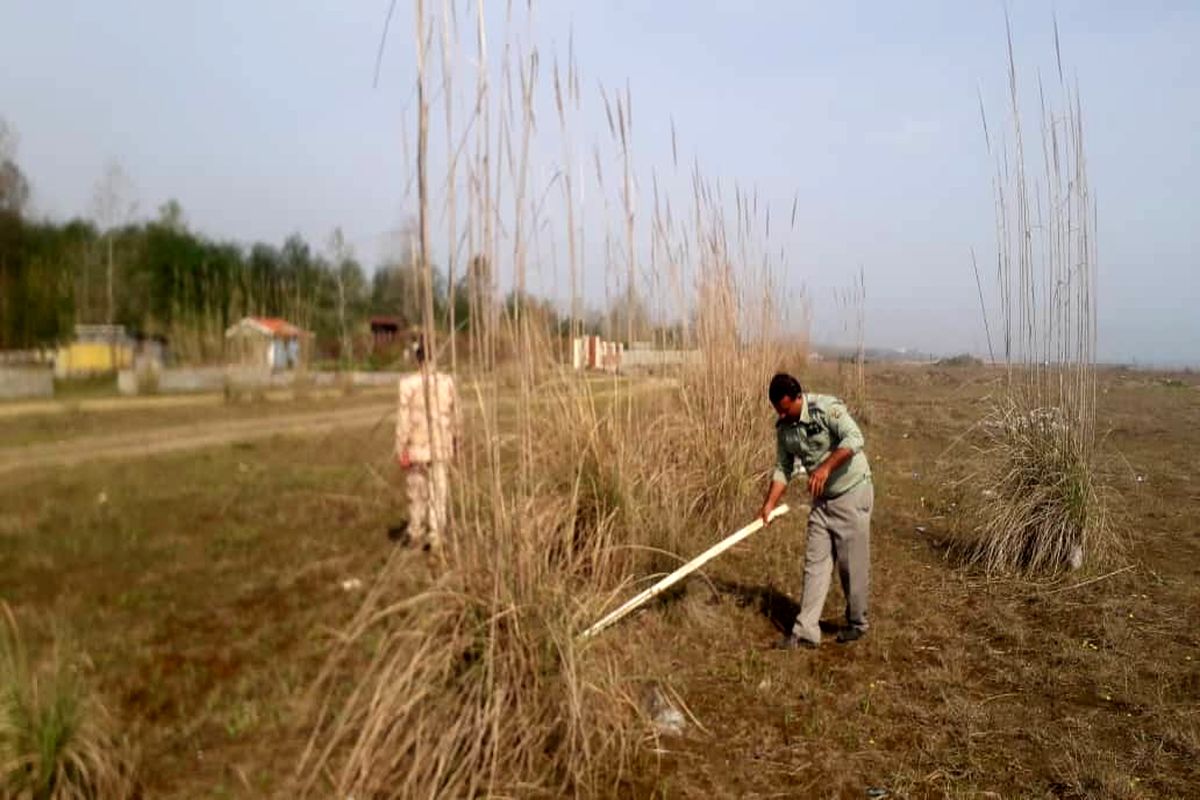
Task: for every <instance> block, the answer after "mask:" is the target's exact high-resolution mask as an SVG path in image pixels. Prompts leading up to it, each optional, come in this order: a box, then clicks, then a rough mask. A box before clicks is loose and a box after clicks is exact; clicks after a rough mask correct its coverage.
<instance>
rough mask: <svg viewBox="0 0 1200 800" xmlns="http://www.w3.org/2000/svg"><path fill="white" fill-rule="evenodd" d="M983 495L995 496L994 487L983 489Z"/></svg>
mask: <svg viewBox="0 0 1200 800" xmlns="http://www.w3.org/2000/svg"><path fill="white" fill-rule="evenodd" d="M983 496H984V497H995V496H996V490H995V489H984V490H983Z"/></svg>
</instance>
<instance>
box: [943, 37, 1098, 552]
mask: <svg viewBox="0 0 1200 800" xmlns="http://www.w3.org/2000/svg"><path fill="white" fill-rule="evenodd" d="M1055 38H1056V51H1058V48H1057V30H1056V31H1055ZM1008 44H1009V48H1008V53H1009V102H1010V104H1011V119H1012V129H1011V133H1010V135H1011V140H1010V141H1009V142H1008V143H1007V146H1004V145H1002V146H1001V147H1000V148H999V149H1000V152H999V155H998V158H997V173H996V178H995V188H996V230H997V241H998V251H997V258H996V280H997V283H998V286H999V298H1000V323H1001V324H1000V326H999V329H1000V331H1001V332H1002V334H1003V342H1002V345H1003V349H1002V352H1003V354H1004V360H1005V377H1004V383H1003V387H1002V390H1001V391H1000V393H999V394H998V396H997V397H996V398H995V401H994V403H993V404H992V407H991V408H990V409H989V410H988V412H987V414H986V416H985V418H984V420H983V421H982V424H981V426H980V430H981V431H982V437H981V441H980V442H979V443H978V449H979V451H980V452H979V456H980V458H979V463H980V464H981V466H980V467H979V468H978V469H977V470H976V471H975V472H974V473H973V474H971V475H970V477H969V478H968V481H967V483H968V485H969V486H970V487H971V489H972V491H971V492H970V493H969V494H968V496H970V497H975V498H976V499H975V500H974V501H973V502H972V503H971V505H970V507H969V509H968V515H967V519H966V521H965V522H964V524H963V525H962V527H961V530H960V531H959V533H958V534H957V536H956V538H955V540H954V541H953V551H954V552H956V553H957V554H959V555H960V556H961V557H963V558H964V559H965V560H967V561H968V562H970V563H972V564H977V565H979V566H981V567H982V568H984V569H985V570H986V571H988V572H989V573H1024V574H1030V573H1049V574H1054V573H1057V572H1059V571H1061V570H1063V569H1065V568H1069V567H1070V568H1074V567H1078V566H1080V565H1081V564H1082V561H1083V558H1084V554H1087V556H1088V557H1089V558H1093V559H1095V560H1104V559H1106V558H1108V557H1110V556H1111V555H1113V554H1114V552H1115V551H1117V550H1118V549H1119V547H1120V541H1119V540H1118V538H1117V537H1116V536H1115V533H1114V531H1113V529H1112V528H1110V527H1109V526H1108V525H1107V523H1106V516H1105V512H1104V505H1103V493H1102V492H1101V491H1100V490H1099V487H1098V479H1097V464H1096V435H1095V429H1096V374H1095V348H1096V263H1097V254H1096V240H1095V232H1094V231H1095V217H1094V206H1093V201H1092V195H1091V189H1090V186H1089V183H1088V175H1087V160H1086V157H1085V152H1084V146H1083V119H1082V106H1081V103H1080V101H1079V96H1078V91H1077V90H1076V89H1072V88H1071V87H1069V86H1068V84H1067V83H1066V81H1065V80H1064V79H1063V72H1062V64H1061V61H1060V62H1059V64H1058V77H1059V87H1060V89H1061V92H1062V96H1063V98H1064V103H1063V108H1062V110H1055V109H1054V108H1052V107H1050V106H1049V105H1048V104H1047V100H1046V96H1045V89H1044V87H1042V86H1041V82H1040V80H1039V90H1040V92H1041V98H1042V117H1041V133H1042V172H1043V175H1042V176H1041V177H1040V178H1037V179H1030V177H1029V176H1028V174H1027V165H1026V155H1025V140H1024V135H1023V130H1022V126H1021V114H1020V103H1019V101H1018V82H1017V69H1016V62H1015V59H1014V57H1013V49H1012V37H1011V33H1010V35H1009V42H1008ZM984 130H985V134H986V133H988V129H987V120H986V117H985V118H984ZM987 138H988V145H989V148H990V147H991V146H992V142H991V137H990V134H989V135H988V137H987ZM985 322H986V312H985ZM989 348H991V343H990V337H989Z"/></svg>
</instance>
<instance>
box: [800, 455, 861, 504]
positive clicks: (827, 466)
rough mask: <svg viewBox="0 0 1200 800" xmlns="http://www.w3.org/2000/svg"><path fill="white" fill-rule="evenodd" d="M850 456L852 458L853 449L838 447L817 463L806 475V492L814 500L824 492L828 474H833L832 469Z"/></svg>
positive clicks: (843, 462)
mask: <svg viewBox="0 0 1200 800" xmlns="http://www.w3.org/2000/svg"><path fill="white" fill-rule="evenodd" d="M852 458H854V451H853V450H851V449H849V448H847V447H839V448H838V449H837V450H834V451H833V452H832V453H830V454H829V455H828V456H826V458H825V460H824V461H822V462H821V463H820V464H818V465H817V468H816V469H814V470H813V471H812V472H811V473H810V474H809V476H808V493H809V494H810V495H812V498H813V499H814V500H816V499H817V498H818V497H820V496H821V495H822V494H823V493H824V492H825V484H826V483H827V482H828V481H829V476H830V475H832V474H833V471H834V470H835V469H837V468H838V467H840V466H841V465H842V464H845V463H846V462H847V461H849V460H850V459H852Z"/></svg>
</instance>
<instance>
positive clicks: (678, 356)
mask: <svg viewBox="0 0 1200 800" xmlns="http://www.w3.org/2000/svg"><path fill="white" fill-rule="evenodd" d="M703 362H704V354H703V352H702V351H700V350H626V351H625V352H624V353H622V354H621V371H622V372H628V371H629V370H637V369H660V368H664V367H684V366H696V365H698V364H702V363H703Z"/></svg>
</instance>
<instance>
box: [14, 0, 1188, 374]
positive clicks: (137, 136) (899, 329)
mask: <svg viewBox="0 0 1200 800" xmlns="http://www.w3.org/2000/svg"><path fill="white" fill-rule="evenodd" d="M408 5H409V4H407V3H404V2H400V3H398V6H397V10H396V14H395V18H394V19H393V21H392V24H391V29H390V32H389V36H388V40H387V43H386V49H385V51H384V58H383V61H382V65H381V71H380V77H379V82H378V86H377V87H374V86H373V81H374V74H375V60H376V54H377V48H378V45H379V40H380V34H381V31H382V28H383V24H384V19H385V16H386V14H387V9H388V0H378V2H369V3H366V2H364V3H355V4H335V3H330V2H318V1H317V0H312V1H311V2H305V3H290V2H282V1H281V0H277V1H276V2H268V3H262V4H254V5H253V6H244V5H243V4H238V3H234V2H231V1H230V0H223V1H222V2H200V0H193V2H187V3H179V4H169V5H168V4H155V3H151V2H148V0H140V1H135V0H125V1H124V2H114V3H111V4H107V5H104V6H100V5H93V4H88V3H83V2H79V1H78V0H74V1H72V2H66V3H63V4H59V5H55V6H53V7H51V6H46V5H43V4H36V5H35V4H18V3H15V2H9V3H0V47H2V48H3V49H4V51H5V52H6V53H7V54H8V57H9V62H10V63H11V64H13V65H14V68H12V69H10V70H6V71H5V73H4V74H3V75H0V118H3V119H5V120H6V121H7V122H8V124H9V125H10V126H11V127H12V128H13V130H14V131H15V132H16V133H17V134H18V136H19V146H18V149H17V153H16V156H17V157H16V160H17V163H18V164H19V165H20V167H21V168H22V169H23V170H24V172H25V173H26V175H27V176H28V178H29V181H30V183H31V186H32V189H33V203H32V205H33V208H34V211H35V213H36V214H38V215H45V216H49V217H51V218H55V219H62V218H66V217H72V216H91V213H90V210H91V198H92V193H93V189H94V187H95V184H96V182H97V180H98V179H99V178H100V176H101V174H102V172H103V171H104V169H105V168H106V166H107V164H109V163H110V162H112V161H114V160H115V161H117V162H119V163H120V164H121V165H122V167H123V169H124V170H125V172H126V173H127V174H128V175H129V177H130V178H131V180H132V182H133V184H134V186H135V187H136V195H137V200H138V212H137V216H138V217H139V218H145V217H148V216H152V215H153V214H154V212H155V209H156V208H157V207H158V206H159V205H160V204H162V203H163V202H165V201H166V200H167V199H169V198H176V199H178V200H179V202H180V203H181V204H182V206H183V209H184V212H185V214H186V217H187V219H188V221H189V223H190V225H191V226H192V227H193V228H194V229H196V230H198V231H201V232H203V233H204V234H206V235H208V236H210V237H212V238H217V239H232V240H236V241H240V242H243V243H246V242H250V241H255V240H263V241H267V242H272V243H276V244H278V243H280V242H282V240H283V239H284V237H286V236H287V235H288V234H290V233H292V232H299V233H301V234H302V235H303V236H304V237H305V238H306V239H307V240H308V241H309V243H310V244H312V245H313V246H314V247H317V248H322V247H324V244H325V242H326V239H327V237H328V235H329V233H330V231H331V230H332V229H333V228H334V227H335V226H341V227H342V228H343V229H344V230H345V231H346V234H347V238H348V240H349V241H350V243H351V244H352V245H353V246H354V247H355V249H356V250H357V252H358V255H359V257H360V258H361V259H362V260H363V261H364V263H365V264H366V265H368V266H374V265H375V264H376V263H377V262H378V261H379V259H380V258H381V257H382V255H383V254H384V251H385V249H386V248H387V247H388V244H387V240H388V236H389V232H391V231H394V230H395V229H397V228H398V227H400V226H402V225H403V224H404V223H405V221H406V220H407V219H408V218H410V217H411V216H412V215H413V213H414V211H415V204H414V201H413V198H412V196H411V193H408V194H406V191H405V182H406V180H407V176H408V172H407V169H408V167H407V164H406V160H405V144H404V140H405V138H407V140H408V147H409V148H410V149H411V143H412V141H413V140H414V139H415V134H414V133H413V130H414V125H415V118H414V115H413V114H412V113H411V105H412V85H413V75H414V62H415V57H414V54H413V41H412V40H413V36H412V27H413V25H412V19H411V9H410V8H409V7H408ZM1009 14H1010V16H1011V20H1012V25H1013V43H1014V48H1015V53H1016V62H1017V68H1018V73H1019V79H1020V80H1021V81H1022V91H1023V97H1024V94H1028V95H1030V96H1031V98H1032V101H1033V102H1034V103H1035V104H1036V100H1037V96H1036V86H1037V79H1038V76H1039V74H1040V75H1041V76H1043V77H1046V78H1049V76H1050V75H1051V74H1053V72H1054V67H1053V65H1054V58H1055V43H1054V23H1055V19H1057V26H1058V30H1059V36H1060V42H1061V46H1062V59H1063V64H1064V66H1065V67H1066V68H1067V70H1068V72H1069V73H1070V75H1071V76H1074V78H1073V80H1074V81H1076V82H1077V84H1078V86H1079V90H1080V93H1081V96H1082V100H1083V117H1084V124H1085V136H1086V148H1087V152H1088V159H1089V161H1088V166H1089V171H1090V178H1091V185H1092V187H1093V189H1094V191H1095V196H1096V202H1097V217H1098V236H1099V255H1100V260H1099V280H1100V289H1099V340H1100V341H1099V357H1100V359H1101V360H1103V361H1107V362H1115V363H1119V362H1134V361H1136V362H1139V363H1142V364H1148V363H1161V364H1171V365H1185V364H1191V365H1196V364H1200V325H1198V324H1197V323H1196V322H1195V316H1196V314H1195V312H1194V311H1193V310H1192V307H1193V306H1194V305H1195V304H1196V302H1197V301H1198V300H1200V270H1197V269H1196V268H1195V267H1197V266H1200V265H1197V264H1196V253H1197V252H1198V245H1200V226H1198V225H1197V224H1196V219H1195V217H1196V209H1197V208H1200V165H1198V164H1197V161H1196V158H1195V157H1194V155H1193V146H1192V142H1193V140H1194V139H1195V136H1196V134H1195V131H1196V130H1197V129H1198V125H1197V123H1200V53H1197V52H1196V48H1194V46H1193V43H1194V42H1195V41H1198V40H1200V7H1196V6H1194V5H1192V4H1186V3H1170V2H1160V3H1150V4H1143V5H1141V6H1139V7H1138V8H1137V9H1134V8H1132V7H1126V6H1125V5H1123V4H1117V3H1090V2H1082V1H1079V2H1067V3H1060V4H1058V5H1057V6H1056V8H1055V10H1054V16H1052V14H1051V11H1050V9H1049V8H1047V7H1046V6H1044V4H1041V3H1036V2H1032V1H1028V2H1014V3H1011V4H1010V8H1009ZM534 16H535V26H534V29H533V32H532V33H526V32H525V31H524V30H523V29H522V31H521V35H522V36H525V37H527V38H526V43H527V44H528V43H529V42H530V41H531V42H532V43H534V44H536V46H537V47H538V48H539V52H540V53H541V55H542V57H543V61H544V66H543V68H544V69H545V70H547V71H548V70H549V69H550V64H551V62H552V61H553V59H554V58H555V57H557V58H558V59H559V60H560V61H562V60H565V56H566V50H567V40H568V37H571V39H572V42H573V48H574V51H575V54H576V57H577V60H578V61H579V63H580V65H581V67H582V69H583V70H584V73H585V76H586V80H585V85H584V86H583V93H584V96H585V101H584V102H585V104H586V105H588V106H589V109H590V110H589V113H591V114H592V117H590V118H589V117H586V116H585V117H583V118H582V119H583V121H584V122H585V123H586V122H587V121H588V120H589V119H591V120H593V123H592V124H591V125H586V124H585V126H584V127H583V128H581V129H580V130H579V131H578V133H579V136H580V139H581V140H582V144H585V145H586V146H588V147H590V146H591V144H592V143H593V142H597V141H599V142H602V143H603V142H606V141H607V138H606V137H607V132H606V131H603V132H602V131H598V130H596V129H595V124H594V119H595V112H596V109H597V107H598V105H599V103H598V86H600V85H603V86H605V87H624V86H625V85H626V81H628V84H629V86H630V88H631V92H632V98H633V107H634V110H635V113H636V119H637V124H636V126H635V128H634V139H635V144H636V152H637V162H638V164H637V168H638V178H639V182H640V184H641V185H642V188H643V191H644V190H645V185H646V184H648V183H649V181H650V175H651V168H652V167H657V168H658V169H659V170H662V171H664V172H665V171H667V170H666V167H667V166H668V165H669V164H670V163H671V160H672V153H671V126H672V123H673V124H674V126H675V128H676V129H677V130H678V135H679V141H680V146H681V152H680V161H684V159H685V157H686V160H687V162H688V163H690V162H691V160H692V159H693V158H696V159H698V160H699V161H700V162H701V163H702V164H703V165H704V167H705V169H706V170H707V171H709V172H710V173H712V174H714V175H715V176H716V177H719V178H721V179H722V180H727V181H729V183H730V185H732V182H733V181H734V180H737V181H739V182H740V184H741V186H742V187H744V188H747V189H750V190H754V191H757V192H758V193H759V194H760V195H761V197H762V198H763V203H764V204H766V203H770V204H772V208H774V209H779V210H778V212H777V213H778V215H779V217H778V218H782V217H785V216H786V214H787V211H788V210H790V208H791V205H792V203H793V198H797V200H796V202H797V207H798V215H797V216H798V223H797V224H796V226H795V229H794V230H793V231H789V232H787V233H786V234H784V237H785V238H784V239H783V240H782V241H783V247H784V248H785V249H786V251H787V255H788V264H789V272H788V276H787V281H786V283H787V288H789V289H790V290H792V291H793V292H795V291H798V290H799V289H800V287H804V289H805V290H806V292H807V295H808V298H809V301H810V303H811V306H812V309H813V314H812V330H811V335H812V339H813V340H814V341H820V342H829V343H834V344H837V343H841V344H845V343H847V342H848V341H850V339H851V338H852V337H851V336H849V334H848V320H846V319H845V316H846V313H845V312H846V310H845V308H844V307H841V306H839V303H838V302H836V301H835V299H834V297H835V292H844V291H845V290H846V289H848V288H849V287H850V286H851V284H852V282H853V280H854V278H855V276H856V275H857V274H858V272H859V269H860V268H861V270H862V273H863V275H864V277H865V284H866V308H865V311H866V341H867V344H868V345H869V346H874V347H894V348H910V349H914V350H918V351H922V352H933V353H941V354H950V353H956V352H964V351H968V352H972V353H976V354H980V355H986V353H987V343H986V341H985V337H984V331H983V325H982V322H981V316H980V311H979V299H978V294H977V289H976V285H975V277H974V273H973V271H972V268H971V252H972V250H974V252H975V254H976V255H977V256H978V258H979V262H980V264H981V268H984V269H985V281H986V280H987V275H988V273H987V272H986V266H985V265H987V264H988V263H989V259H990V263H994V259H995V255H994V253H995V233H994V223H993V205H994V199H993V191H992V186H991V179H992V175H993V170H994V161H993V156H990V155H989V154H988V151H987V147H986V145H985V142H984V136H983V131H982V125H981V122H980V101H981V100H982V102H983V105H984V106H985V108H986V110H987V114H988V117H989V125H991V126H994V127H996V128H999V127H1002V126H1003V123H1004V120H1005V119H1006V114H1007V110H1006V105H1005V95H1006V92H1007V63H1006V58H1007V55H1006V50H1005V48H1006V43H1005V32H1004V8H1003V6H1002V5H1000V4H995V5H987V6H979V5H977V4H959V3H953V2H930V3H922V4H920V5H919V6H913V7H908V6H906V7H904V8H900V7H883V6H872V7H869V8H868V7H866V6H863V5H859V4H848V5H844V6H837V7H833V8H829V7H824V6H817V5H810V4H789V3H766V2H754V3H730V2H714V3H711V4H707V5H702V4H688V5H686V6H684V5H683V4H680V3H658V4H648V3H637V2H625V1H624V0H621V1H619V2H613V3H584V2H564V3H557V4H549V3H547V4H545V7H542V6H537V7H535V14H534ZM497 21H498V23H499V24H501V25H502V24H503V20H502V19H500V18H498V20H497ZM464 38H465V39H468V40H469V37H468V36H467V35H465V34H464ZM1023 102H1024V99H1023ZM1028 108H1029V110H1028V112H1027V115H1028V116H1029V118H1030V119H1031V120H1034V119H1036V113H1037V108H1036V105H1033V106H1029V107H1028ZM406 110H407V111H408V113H406ZM460 119H461V117H460ZM435 122H436V123H438V124H439V125H440V120H435ZM460 124H461V123H460ZM556 124H557V123H556V121H555V120H553V119H551V118H547V119H544V120H542V121H541V125H542V126H543V127H545V128H547V129H553V128H554V127H555V126H556ZM550 132H551V131H547V133H548V134H549V133H550ZM434 135H435V137H436V136H440V135H442V134H441V131H440V130H438V131H437V132H435V134H434ZM1029 136H1030V138H1031V139H1035V138H1036V132H1033V133H1030V134H1029ZM550 138H551V139H553V137H550ZM538 146H539V147H542V145H541V144H539V145H538ZM1039 146H1040V143H1039ZM538 155H539V157H540V159H541V161H542V162H544V163H545V164H548V165H553V164H554V163H556V162H557V161H559V160H560V157H561V153H560V152H558V151H556V150H554V149H552V148H544V152H540V153H539V154H538ZM592 238H593V239H595V238H596V237H592ZM590 247H591V250H589V253H588V254H585V260H587V259H596V258H599V256H598V254H597V253H598V246H597V245H596V244H595V243H594V241H593V243H592V244H591V245H590ZM554 280H555V279H554V278H553V277H549V278H545V281H546V283H545V285H544V286H543V287H542V288H543V289H544V290H545V291H546V292H547V293H548V294H551V295H555V296H557V297H559V299H561V289H560V288H559V287H557V284H553V281H554ZM552 285H553V287H554V288H552ZM986 288H987V287H986V286H985V289H986ZM585 289H586V290H587V295H588V296H587V297H586V299H587V300H588V301H589V304H590V305H592V306H597V305H600V304H601V303H602V300H603V295H602V290H603V287H600V286H599V285H598V283H597V282H596V280H595V279H593V280H592V282H590V283H587V284H586V285H585ZM989 299H990V298H989ZM989 310H990V312H991V313H993V314H994V313H995V309H994V308H991V309H989ZM993 332H994V331H993Z"/></svg>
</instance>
